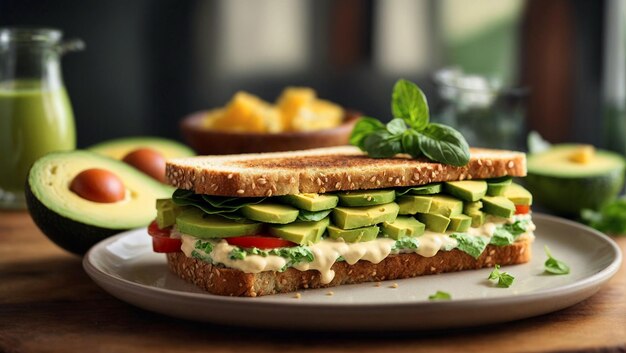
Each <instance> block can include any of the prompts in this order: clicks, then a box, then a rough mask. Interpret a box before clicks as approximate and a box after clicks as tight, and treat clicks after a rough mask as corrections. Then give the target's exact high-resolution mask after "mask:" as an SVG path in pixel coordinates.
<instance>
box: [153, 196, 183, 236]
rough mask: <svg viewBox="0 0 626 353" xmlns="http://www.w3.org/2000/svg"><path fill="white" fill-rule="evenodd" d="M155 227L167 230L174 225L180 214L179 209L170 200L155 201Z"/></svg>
mask: <svg viewBox="0 0 626 353" xmlns="http://www.w3.org/2000/svg"><path fill="white" fill-rule="evenodd" d="M156 209H157V217H156V221H157V225H158V226H159V228H161V229H163V228H167V227H171V226H173V225H174V224H176V217H177V216H178V215H179V214H180V211H181V207H180V206H178V205H176V204H175V203H174V201H172V199H158V200H156Z"/></svg>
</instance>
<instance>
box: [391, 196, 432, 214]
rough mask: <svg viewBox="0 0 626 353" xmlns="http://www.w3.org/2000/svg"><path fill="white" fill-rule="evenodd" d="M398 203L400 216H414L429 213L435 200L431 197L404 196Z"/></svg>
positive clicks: (397, 200) (398, 199)
mask: <svg viewBox="0 0 626 353" xmlns="http://www.w3.org/2000/svg"><path fill="white" fill-rule="evenodd" d="M396 203H397V204H398V206H400V211H399V212H398V214H402V215H407V214H408V215H414V214H416V213H426V212H428V210H430V206H431V204H432V203H433V198H432V197H430V196H419V195H404V196H400V197H398V198H397V199H396Z"/></svg>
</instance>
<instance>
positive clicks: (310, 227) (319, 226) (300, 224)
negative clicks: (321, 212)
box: [269, 217, 330, 245]
mask: <svg viewBox="0 0 626 353" xmlns="http://www.w3.org/2000/svg"><path fill="white" fill-rule="evenodd" d="M329 224H330V219H329V218H328V217H326V218H324V219H322V220H321V221H317V222H304V221H296V222H293V223H289V224H285V225H274V226H270V227H269V231H270V234H273V235H275V236H277V237H281V238H283V239H285V240H289V241H292V242H294V243H297V244H300V245H307V244H314V243H317V242H319V241H320V240H321V239H322V234H324V232H325V231H326V228H327V227H328V225H329Z"/></svg>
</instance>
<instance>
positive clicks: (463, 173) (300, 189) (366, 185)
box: [166, 146, 526, 197]
mask: <svg viewBox="0 0 626 353" xmlns="http://www.w3.org/2000/svg"><path fill="white" fill-rule="evenodd" d="M506 175H509V176H518V177H519V176H525V175H526V157H525V154H524V153H520V152H513V151H503V150H489V149H479V148H473V149H471V159H470V162H469V163H468V164H467V165H466V166H463V167H455V166H451V165H446V164H441V163H433V162H431V161H428V160H426V159H417V160H416V159H411V158H409V157H408V156H401V155H400V156H397V157H395V158H385V159H375V158H370V157H368V156H367V155H366V154H364V153H363V152H361V151H360V150H359V149H358V148H356V147H351V146H343V147H330V148H319V149H312V150H306V151H293V152H277V153H258V154H241V155H232V156H199V157H191V158H179V159H171V160H168V161H167V166H166V176H167V179H168V181H169V183H170V184H171V185H173V186H175V187H177V188H180V189H188V190H193V191H194V192H196V193H198V194H207V195H216V196H237V197H254V196H277V195H289V194H299V193H325V192H331V191H340V190H344V191H347V190H359V189H380V188H389V187H400V186H413V185H422V184H428V183H432V182H440V181H451V180H464V179H486V178H495V177H501V176H506Z"/></svg>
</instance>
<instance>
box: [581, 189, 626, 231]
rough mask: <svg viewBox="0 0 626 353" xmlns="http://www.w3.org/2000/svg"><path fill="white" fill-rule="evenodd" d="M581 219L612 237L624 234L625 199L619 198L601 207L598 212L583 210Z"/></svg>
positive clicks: (625, 229) (625, 218)
mask: <svg viewBox="0 0 626 353" xmlns="http://www.w3.org/2000/svg"><path fill="white" fill-rule="evenodd" d="M581 218H582V219H583V221H585V223H587V224H588V225H589V226H591V227H593V228H595V229H597V230H599V231H601V232H603V233H609V234H612V235H620V234H626V198H624V197H621V198H618V199H616V200H613V201H611V202H609V203H607V204H606V205H604V206H602V208H601V209H600V210H599V211H594V210H590V209H584V210H582V211H581Z"/></svg>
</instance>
